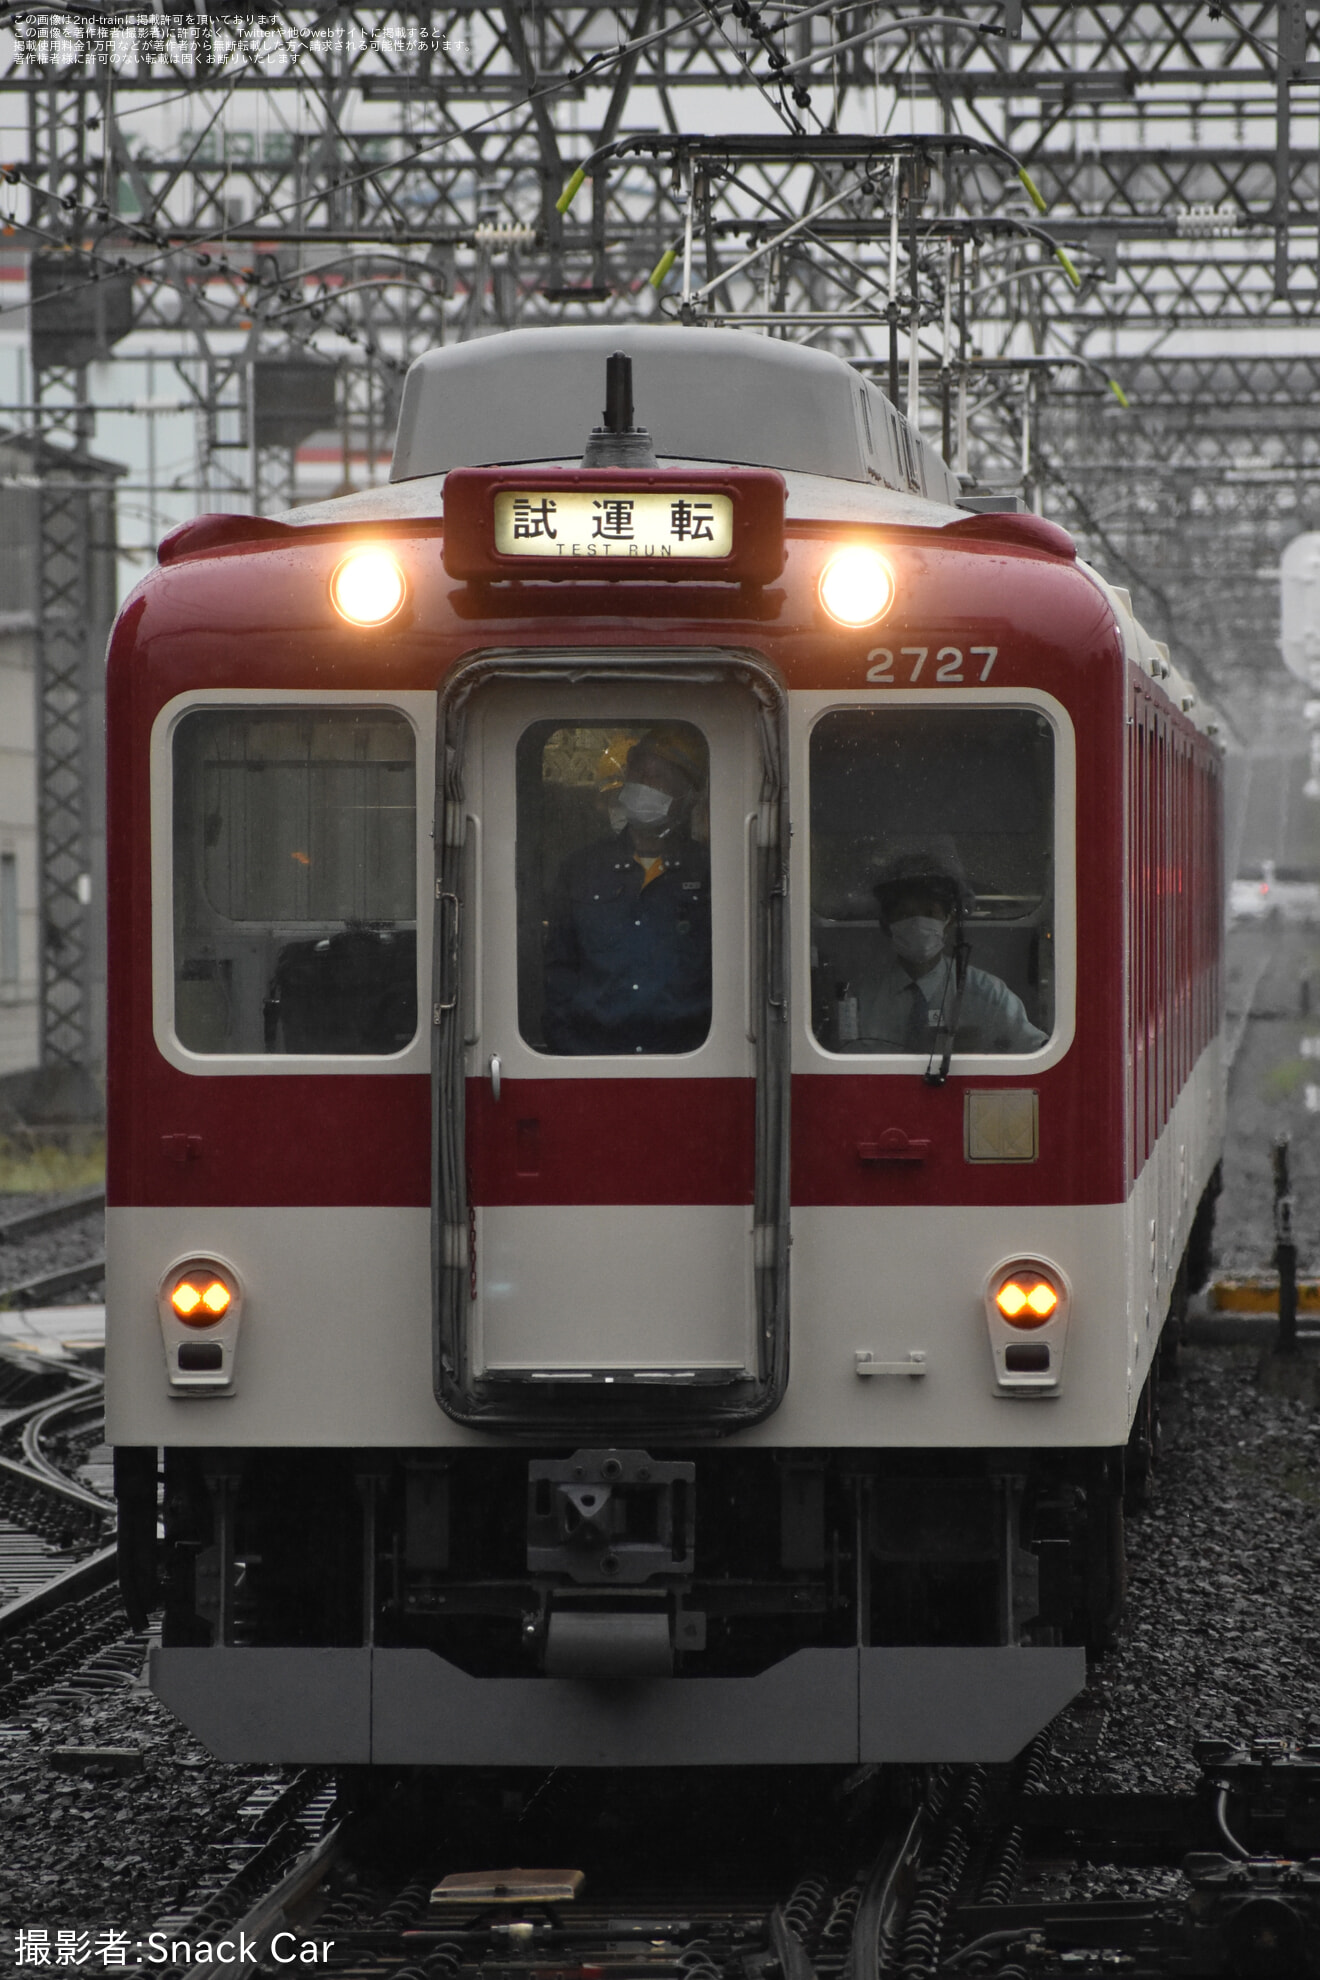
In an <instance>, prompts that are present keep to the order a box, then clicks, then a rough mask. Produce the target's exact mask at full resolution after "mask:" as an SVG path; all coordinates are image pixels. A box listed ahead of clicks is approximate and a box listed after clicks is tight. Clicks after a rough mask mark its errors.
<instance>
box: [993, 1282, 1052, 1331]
mask: <svg viewBox="0 0 1320 1980" xmlns="http://www.w3.org/2000/svg"><path fill="white" fill-rule="evenodd" d="M1024 1278H1025V1275H1024ZM1058 1304H1059V1295H1058V1293H1057V1292H1056V1291H1055V1289H1054V1287H1053V1286H1052V1285H1051V1284H1050V1283H1049V1280H1048V1279H1026V1282H1025V1283H1024V1280H1023V1279H1019V1278H1012V1279H1005V1281H1004V1283H1003V1285H1002V1286H1001V1287H1000V1288H999V1291H998V1292H997V1293H996V1294H995V1305H996V1306H997V1307H998V1308H999V1311H1000V1312H1001V1313H1002V1314H1003V1316H1004V1318H1005V1320H1007V1321H1008V1322H1009V1323H1010V1324H1011V1325H1012V1326H1014V1327H1040V1326H1043V1325H1044V1323H1045V1322H1046V1321H1047V1320H1048V1319H1049V1318H1050V1317H1051V1315H1052V1314H1053V1313H1054V1312H1055V1310H1056V1309H1057V1307H1058Z"/></svg>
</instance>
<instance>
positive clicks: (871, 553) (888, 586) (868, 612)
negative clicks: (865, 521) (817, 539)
mask: <svg viewBox="0 0 1320 1980" xmlns="http://www.w3.org/2000/svg"><path fill="white" fill-rule="evenodd" d="M820 602H821V604H822V605H823V606H824V608H825V610H826V611H827V612H828V613H829V615H830V617H831V618H832V619H833V620H834V621H835V623H836V625H840V626H873V625H874V624H875V622H876V620H877V619H883V618H884V616H885V613H886V612H887V611H888V610H889V608H890V606H891V605H892V604H893V602H894V573H893V571H892V570H891V569H890V567H889V564H888V563H887V561H886V560H885V558H883V557H882V556H881V555H880V552H879V551H878V550H871V549H868V548H866V547H865V546H864V545H863V544H852V545H850V546H849V548H848V549H846V550H839V551H836V552H835V554H834V556H832V557H831V558H830V560H829V562H828V563H827V564H826V566H825V568H824V570H823V571H822V572H821V574H820Z"/></svg>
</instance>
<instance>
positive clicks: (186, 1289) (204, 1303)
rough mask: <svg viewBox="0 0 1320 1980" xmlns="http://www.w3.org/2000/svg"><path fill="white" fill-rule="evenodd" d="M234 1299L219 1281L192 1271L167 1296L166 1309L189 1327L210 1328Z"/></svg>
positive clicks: (200, 1272) (226, 1287)
mask: <svg viewBox="0 0 1320 1980" xmlns="http://www.w3.org/2000/svg"><path fill="white" fill-rule="evenodd" d="M233 1302H234V1295H233V1293H232V1292H231V1291H230V1289H229V1287H228V1286H227V1285H226V1284H225V1282H224V1280H223V1279H218V1278H214V1277H211V1276H205V1267H203V1268H202V1270H201V1271H198V1270H197V1268H196V1267H194V1269H193V1272H192V1274H191V1275H190V1276H188V1277H185V1278H182V1279H180V1280H179V1281H178V1283H177V1285H176V1286H175V1287H174V1288H173V1290H172V1291H171V1293H170V1305H171V1307H172V1308H173V1309H174V1311H175V1313H177V1315H178V1316H179V1318H180V1320H182V1321H184V1322H185V1323H186V1325H188V1326H189V1327H213V1326H214V1325H215V1323H216V1321H217V1320H223V1319H224V1317H225V1315H226V1313H228V1311H229V1309H230V1307H231V1306H232V1305H233Z"/></svg>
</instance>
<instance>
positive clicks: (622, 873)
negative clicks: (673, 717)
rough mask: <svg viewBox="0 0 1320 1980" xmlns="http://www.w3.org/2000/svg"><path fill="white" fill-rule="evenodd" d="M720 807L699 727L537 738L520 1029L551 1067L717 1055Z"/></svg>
mask: <svg viewBox="0 0 1320 1980" xmlns="http://www.w3.org/2000/svg"><path fill="white" fill-rule="evenodd" d="M709 791H710V764H709V753H708V750H707V745H706V740H705V737H704V736H703V735H702V733H701V731H700V730H699V729H698V728H696V727H695V726H694V725H693V724H692V723H690V722H674V721H657V722H651V723H647V722H644V721H641V722H639V721H630V722H596V723H590V724H587V725H584V726H580V727H577V726H575V727H566V726H564V725H563V724H562V723H558V722H553V721H543V722H536V723H533V724H532V725H531V726H530V727H529V728H528V729H526V730H525V731H524V732H523V734H522V736H521V737H520V739H519V743H518V752H517V793H518V795H517V807H518V847H517V890H518V1026H519V1030H520V1032H521V1033H522V1036H523V1038H524V1040H525V1041H526V1043H527V1044H529V1045H531V1046H532V1047H533V1048H534V1049H535V1050H536V1051H539V1052H546V1053H551V1054H555V1055H558V1056H564V1057H583V1056H595V1055H605V1056H613V1055H628V1056H631V1057H635V1056H637V1055H638V1054H647V1053H674V1052H692V1051H695V1050H696V1049H697V1048H698V1046H700V1045H702V1044H703V1043H704V1042H705V1039H706V1037H707V1034H708V1033H709V1031H710V1020H711V917H710V843H709V842H710V827H709Z"/></svg>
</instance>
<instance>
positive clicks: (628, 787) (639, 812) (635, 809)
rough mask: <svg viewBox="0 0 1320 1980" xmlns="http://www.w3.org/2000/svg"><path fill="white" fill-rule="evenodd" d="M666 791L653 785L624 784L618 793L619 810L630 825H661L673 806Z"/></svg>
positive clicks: (671, 799)
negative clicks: (659, 789)
mask: <svg viewBox="0 0 1320 1980" xmlns="http://www.w3.org/2000/svg"><path fill="white" fill-rule="evenodd" d="M673 802H674V800H673V798H672V797H670V795H669V793H668V791H658V790H657V789H656V787H655V785H654V784H633V783H628V784H625V785H624V786H623V788H622V790H621V791H620V792H619V809H620V811H621V812H622V813H623V815H624V817H625V818H626V819H627V821H628V823H629V824H630V825H663V824H664V822H665V820H666V818H668V816H669V813H670V810H671V808H672V806H673Z"/></svg>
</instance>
